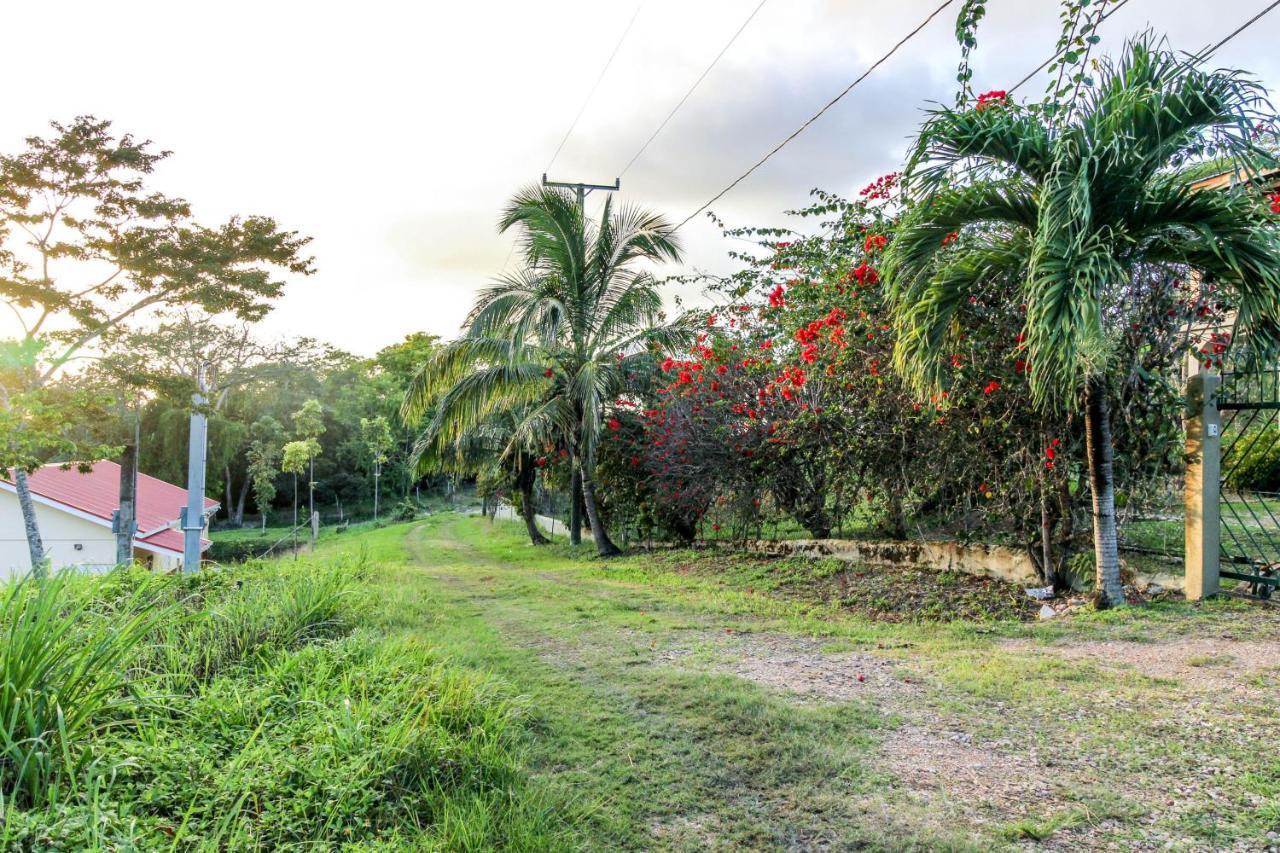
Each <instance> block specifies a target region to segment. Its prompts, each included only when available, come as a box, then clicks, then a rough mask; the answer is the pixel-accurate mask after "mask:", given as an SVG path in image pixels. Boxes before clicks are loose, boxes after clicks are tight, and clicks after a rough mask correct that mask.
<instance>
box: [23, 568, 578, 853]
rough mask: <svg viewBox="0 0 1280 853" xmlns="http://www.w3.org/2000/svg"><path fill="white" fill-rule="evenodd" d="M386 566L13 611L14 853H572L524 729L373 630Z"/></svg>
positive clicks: (472, 689)
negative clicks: (531, 760)
mask: <svg viewBox="0 0 1280 853" xmlns="http://www.w3.org/2000/svg"><path fill="white" fill-rule="evenodd" d="M368 562H369V561H368V553H367V551H366V550H364V549H362V550H361V552H360V553H359V554H357V555H355V556H345V557H340V558H337V559H332V560H318V559H314V558H309V559H302V560H297V561H294V560H292V559H284V560H276V561H270V562H262V561H255V562H250V563H246V564H244V565H241V566H236V567H234V568H224V569H214V570H209V571H204V572H199V573H196V574H194V575H172V576H156V575H151V574H148V573H147V572H145V571H141V570H138V569H121V570H118V571H116V572H112V573H111V574H109V575H107V576H103V577H96V578H92V577H71V576H68V575H59V576H57V577H55V578H52V579H50V580H49V581H47V582H46V583H43V584H37V583H35V582H25V583H21V584H14V585H12V586H10V587H8V588H7V589H5V590H4V591H3V592H4V596H5V597H4V599H3V601H0V629H3V630H4V632H5V636H6V638H7V639H8V640H9V642H8V643H6V644H5V645H4V646H3V647H0V678H4V679H5V685H6V686H5V687H4V689H3V690H2V691H0V712H3V714H4V717H3V719H4V720H5V721H7V722H9V723H11V725H9V727H8V728H7V729H6V730H5V732H4V735H3V737H4V748H5V751H4V753H3V755H2V756H0V849H5V850H10V849H16V850H33V851H34V850H40V851H44V850H68V851H71V850H85V849H112V850H115V849H120V850H135V849H136V850H175V849H177V850H183V849H224V850H242V849H282V848H289V849H337V848H340V847H342V848H347V847H354V848H358V849H365V850H372V849H380V850H382V849H385V850H401V849H447V850H489V849H495V848H506V849H513V848H514V849H538V850H543V849H555V848H559V847H563V846H564V844H563V840H564V834H563V833H564V829H563V828H564V826H565V821H564V820H563V818H561V817H558V816H557V815H556V812H555V809H554V808H553V806H552V804H551V803H549V802H547V801H545V800H543V799H542V797H541V796H540V795H539V794H537V793H536V792H535V791H534V790H532V789H531V788H530V787H529V785H528V783H527V781H526V778H525V775H524V773H523V770H522V768H521V766H520V763H519V760H518V756H519V754H520V750H519V743H520V740H521V737H522V735H521V729H520V720H519V713H518V709H517V707H516V706H514V705H513V704H512V703H511V702H509V701H508V700H507V699H505V698H504V697H503V696H502V695H500V694H499V692H498V691H497V689H496V688H495V687H494V685H493V684H491V683H490V682H488V681H487V680H485V679H483V678H480V677H478V676H476V675H474V674H471V673H469V672H466V671H463V670H461V669H459V668H457V667H455V666H452V665H451V664H450V663H449V662H448V661H446V660H443V659H441V658H440V657H439V656H438V655H437V654H436V653H435V652H433V651H431V650H430V649H428V648H425V647H423V646H421V645H419V644H417V643H414V642H411V641H400V640H390V639H388V638H387V637H386V636H385V635H383V634H381V633H379V632H376V631H372V630H369V629H367V628H366V629H361V628H358V627H357V625H358V623H359V622H360V621H361V618H362V615H363V614H364V613H365V612H366V611H364V610H363V609H362V608H363V607H364V606H365V605H364V604H362V602H365V601H367V599H365V598H363V597H361V596H357V595H353V594H352V593H353V592H354V591H355V588H356V585H357V583H358V581H359V580H360V579H361V578H363V577H365V576H366V575H367V574H368V573H369V571H370V567H369V565H368ZM139 685H145V686H146V687H148V691H147V692H148V694H150V696H151V697H152V698H150V699H148V697H147V696H144V695H142V694H141V691H140V689H139ZM155 697H161V699H159V700H157V699H156V698H155Z"/></svg>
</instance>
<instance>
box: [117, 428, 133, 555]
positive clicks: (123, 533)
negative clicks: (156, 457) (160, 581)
mask: <svg viewBox="0 0 1280 853" xmlns="http://www.w3.org/2000/svg"><path fill="white" fill-rule="evenodd" d="M137 507H138V448H137V446H136V445H133V444H126V445H125V446H124V452H123V453H121V454H120V501H119V509H120V517H119V519H118V520H117V522H116V524H117V527H116V565H118V566H125V565H129V564H130V563H132V562H133V528H134V522H135V521H136V520H137V518H138V508H137Z"/></svg>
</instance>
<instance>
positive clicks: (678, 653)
mask: <svg viewBox="0 0 1280 853" xmlns="http://www.w3.org/2000/svg"><path fill="white" fill-rule="evenodd" d="M410 543H411V547H412V550H413V553H414V556H415V560H414V561H413V562H412V563H410V564H407V565H405V566H404V568H403V572H404V574H403V580H402V583H400V584H399V585H398V586H399V588H400V589H402V590H406V591H407V590H414V591H413V592H412V593H411V594H410V593H408V592H406V593H405V595H406V596H408V598H405V599H402V600H393V601H388V603H387V613H388V618H392V619H397V618H409V617H408V614H409V613H415V614H417V613H424V612H425V613H438V614H440V615H439V616H438V617H436V618H435V619H434V621H432V622H431V623H430V627H429V628H428V629H427V630H429V631H430V632H431V634H432V635H433V642H435V643H436V644H437V645H438V646H439V647H440V648H441V649H442V650H443V651H445V652H446V653H447V654H448V655H449V656H450V658H451V659H454V660H456V661H458V662H459V663H461V664H463V665H466V666H470V667H474V668H476V669H482V670H485V671H488V672H493V673H495V674H497V675H498V676H499V677H501V678H502V679H503V680H504V681H505V682H506V683H508V684H510V685H511V687H512V689H513V690H515V691H518V692H519V693H521V694H524V695H526V696H527V697H528V698H529V707H530V714H531V717H530V720H531V723H532V725H533V731H534V732H535V737H534V738H533V739H532V740H531V742H530V745H529V749H530V761H531V767H532V769H533V770H534V771H535V773H536V774H537V776H538V778H539V780H540V781H543V782H546V783H548V784H549V785H551V786H552V787H553V789H560V790H562V791H563V792H565V795H566V796H570V797H573V798H576V800H577V801H578V802H579V805H580V807H581V808H582V809H583V810H584V812H585V815H586V817H585V818H584V819H582V820H581V821H579V822H578V825H577V826H576V827H575V837H576V840H577V842H578V843H579V845H580V846H582V847H585V848H587V849H604V848H608V849H672V850H683V849H788V848H796V847H799V848H805V847H814V848H823V847H830V848H835V849H842V848H844V847H856V846H859V845H862V846H867V847H870V848H872V849H912V848H927V849H935V848H944V849H992V848H999V847H1003V846H1008V845H1016V844H1018V843H1020V842H1024V841H1028V840H1036V839H1043V838H1052V839H1053V840H1054V841H1055V842H1057V843H1060V844H1065V845H1067V846H1068V847H1077V848H1080V849H1090V848H1096V847H1105V846H1107V845H1112V846H1117V847H1126V846H1133V845H1137V846H1139V847H1153V848H1162V847H1165V846H1166V845H1167V846H1169V847H1170V848H1171V849H1202V848H1215V847H1221V846H1231V845H1233V844H1234V845H1243V846H1245V847H1249V846H1251V845H1263V846H1265V845H1266V844H1267V843H1271V842H1269V841H1268V840H1267V839H1268V837H1269V836H1268V833H1273V832H1276V831H1278V830H1280V823H1278V822H1277V814H1280V805H1278V804H1280V800H1277V799H1276V798H1275V790H1276V789H1275V784H1274V782H1275V779H1277V778H1280V777H1278V776H1277V767H1276V764H1275V762H1274V761H1273V760H1272V758H1271V757H1270V751H1269V750H1267V749H1266V748H1265V747H1264V746H1263V745H1264V744H1266V743H1270V742H1274V740H1275V739H1276V738H1277V737H1280V724H1278V723H1277V719H1280V716H1278V715H1277V713H1276V711H1277V704H1278V703H1277V695H1278V693H1280V691H1278V689H1277V688H1278V685H1280V669H1278V668H1277V663H1280V661H1276V660H1272V659H1271V658H1270V657H1268V656H1267V654H1266V651H1265V650H1266V648H1268V644H1272V643H1274V642H1275V640H1276V638H1277V637H1278V636H1280V624H1278V620H1277V616H1276V613H1275V612H1274V611H1271V610H1267V609H1262V608H1259V607H1256V606H1253V605H1248V604H1243V603H1240V602H1234V601H1217V602H1211V603H1208V604H1205V605H1201V606H1195V605H1190V604H1187V603H1185V602H1176V601H1171V602H1162V603H1158V604H1153V605H1150V606H1145V607H1141V608H1130V609H1126V610H1121V611H1111V612H1105V613H1086V614H1081V615H1079V616H1074V617H1071V618H1067V619H1061V620H1053V621H1050V622H1047V623H1028V622H1024V621H1021V620H1020V619H1015V618H1008V617H1007V615H1002V614H999V613H994V614H993V613H985V612H977V611H972V610H966V606H965V605H964V601H965V597H962V598H961V600H960V605H961V606H956V607H952V606H951V605H952V602H951V600H950V599H948V598H947V597H946V595H947V594H948V593H947V592H946V587H947V585H948V584H949V583H951V581H950V580H948V579H944V582H943V583H941V584H939V585H938V588H937V589H934V590H924V591H923V592H921V591H915V592H912V593H911V594H910V595H904V596H901V597H900V598H899V599H898V601H897V606H899V607H905V608H907V612H906V613H905V614H902V615H901V616H900V618H897V619H891V618H885V615H886V614H885V609H886V608H885V607H884V606H883V603H882V602H878V601H876V600H875V599H876V595H878V593H876V592H875V588H874V587H872V586H868V587H858V586H856V585H854V586H852V587H851V589H852V590H853V592H852V594H851V595H850V596H833V595H831V594H829V592H830V590H829V587H827V586H824V584H826V583H827V581H828V580H829V579H828V578H824V577H822V575H824V574H826V573H827V572H828V570H829V567H826V566H824V565H823V564H822V563H808V564H802V563H797V562H795V561H792V560H776V561H754V560H737V559H736V558H728V557H726V556H725V555H724V554H721V553H717V552H714V551H712V552H702V553H694V552H670V553H666V554H638V555H633V556H630V557H627V558H624V559H620V560H613V561H608V562H599V561H596V560H593V559H590V558H589V557H588V556H586V555H582V554H575V553H573V552H572V551H571V550H570V549H568V548H567V547H566V546H564V545H562V544H557V545H554V546H551V547H548V548H540V549H535V548H532V547H530V546H529V545H528V544H527V542H526V541H525V540H523V539H522V530H521V529H520V527H519V525H516V524H503V523H497V524H494V523H491V522H488V521H486V520H483V519H479V518H466V519H461V518H456V517H443V518H437V519H432V520H430V521H428V522H427V523H426V524H424V525H422V526H420V527H419V528H417V529H416V530H415V533H414V534H413V536H412V537H411V540H410ZM585 550H588V549H584V551H585ZM862 591H867V592H868V595H870V596H871V597H870V598H866V597H863V598H859V596H861V595H862ZM922 594H923V595H926V600H927V601H933V602H935V604H936V605H937V606H936V607H935V608H924V609H923V610H924V611H925V612H922V608H921V607H920V606H919V601H920V600H921V599H919V598H918V596H919V595H922ZM850 599H852V600H850ZM948 608H950V609H948ZM397 613H399V614H401V615H400V616H396V615H395V614H397ZM1206 649H1207V650H1208V651H1205V650H1206ZM1255 658H1256V660H1255ZM858 676H864V677H865V681H863V680H862V679H860V678H858Z"/></svg>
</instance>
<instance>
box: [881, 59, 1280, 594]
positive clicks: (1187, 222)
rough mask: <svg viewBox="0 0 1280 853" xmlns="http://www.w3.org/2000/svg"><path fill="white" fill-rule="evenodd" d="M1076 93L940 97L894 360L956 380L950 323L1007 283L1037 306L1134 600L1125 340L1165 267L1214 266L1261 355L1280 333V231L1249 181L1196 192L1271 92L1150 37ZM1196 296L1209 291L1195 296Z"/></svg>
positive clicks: (1251, 128)
mask: <svg viewBox="0 0 1280 853" xmlns="http://www.w3.org/2000/svg"><path fill="white" fill-rule="evenodd" d="M1076 92H1077V98H1076V100H1075V101H1073V102H1071V103H1068V104H1066V105H1063V104H1055V105H1054V108H1053V109H1046V108H1044V107H1040V106H1033V107H1022V106H1019V105H1017V104H1015V103H1013V102H1012V101H1010V100H1009V99H1008V98H1007V97H1006V96H1005V94H1004V93H1003V92H994V93H987V94H986V95H983V96H981V97H980V98H979V99H978V101H977V103H976V105H974V106H973V107H971V108H969V107H957V108H944V109H940V110H938V111H937V112H935V113H934V114H932V115H931V117H930V118H929V119H928V121H927V122H926V124H925V126H924V128H923V130H922V132H921V136H920V140H919V143H918V147H917V151H916V154H915V156H914V158H913V161H912V163H911V165H910V166H909V170H908V172H909V175H910V177H911V178H912V179H913V180H914V181H916V182H918V186H917V192H919V193H920V196H919V197H918V198H917V199H916V200H915V203H914V205H913V207H912V208H911V210H910V211H909V212H908V213H907V214H906V216H905V218H904V220H903V222H902V224H901V227H900V229H899V231H898V232H897V234H896V236H895V238H894V240H893V242H892V243H891V244H890V245H889V247H888V250H887V256H886V259H885V264H884V267H883V273H884V275H885V277H886V279H887V281H888V282H889V285H890V287H891V294H892V299H893V302H894V305H895V325H896V331H897V334H898V344H897V347H896V349H895V351H894V365H895V367H896V368H897V369H898V370H899V371H900V372H901V373H902V374H903V375H904V376H905V377H907V378H909V379H910V381H911V382H912V383H913V385H914V387H915V388H916V389H917V391H920V392H927V391H930V390H936V389H938V388H941V387H944V386H945V384H946V375H945V368H944V366H943V355H944V353H945V352H947V347H948V346H949V344H951V343H952V342H953V341H952V337H953V336H952V334H951V330H952V329H953V322H954V321H956V320H957V318H959V317H960V316H962V315H963V313H964V312H965V311H966V310H967V305H968V304H969V300H970V297H971V296H973V295H974V294H975V291H976V290H977V289H979V288H980V287H982V286H983V285H984V284H985V283H988V282H990V281H992V280H993V279H1000V278H1003V279H1006V280H1008V281H1010V282H1012V283H1013V284H1014V286H1015V293H1016V298H1017V300H1018V303H1020V305H1021V306H1023V308H1024V310H1025V320H1024V327H1023V334H1024V336H1025V349H1026V357H1025V358H1026V363H1027V375H1028V378H1029V381H1030V386H1031V391H1032V395H1033V401H1034V403H1035V405H1036V406H1037V407H1039V408H1041V409H1043V410H1045V411H1055V412H1059V413H1060V412H1063V411H1066V410H1069V409H1071V408H1073V407H1074V406H1075V405H1076V404H1077V403H1079V404H1080V405H1081V407H1082V409H1083V420H1084V424H1085V444H1086V454H1085V455H1086V460H1085V461H1086V465H1087V469H1088V474H1089V485H1090V491H1091V497H1092V502H1093V539H1094V552H1095V558H1096V564H1097V576H1098V577H1097V601H1098V604H1099V606H1103V607H1105V606H1111V605H1116V604H1121V603H1123V601H1124V598H1123V591H1122V588H1121V584H1120V564H1119V552H1118V547H1117V539H1116V520H1115V493H1114V488H1115V481H1114V476H1113V460H1112V453H1113V451H1112V423H1111V409H1112V405H1111V404H1112V398H1113V396H1114V393H1115V380H1116V377H1117V375H1118V374H1120V375H1123V373H1124V372H1125V371H1126V370H1127V369H1128V365H1125V364H1118V363H1117V360H1116V353H1117V351H1118V341H1119V340H1120V339H1121V338H1122V337H1123V336H1125V335H1129V334H1132V332H1133V330H1134V329H1138V328H1140V326H1139V325H1135V323H1139V324H1140V322H1141V319H1142V318H1141V317H1140V316H1136V315H1135V313H1134V307H1135V306H1141V305H1145V304H1146V303H1147V300H1146V299H1145V298H1144V297H1145V296H1146V293H1145V291H1144V288H1148V287H1149V286H1150V285H1151V283H1152V282H1165V281H1167V278H1166V277H1161V276H1154V277H1153V276H1151V275H1149V272H1150V270H1151V269H1152V268H1165V269H1170V270H1172V271H1174V272H1177V271H1185V270H1188V269H1190V270H1197V271H1200V272H1201V273H1202V274H1203V276H1204V277H1205V280H1206V281H1209V282H1216V286H1217V287H1218V288H1219V292H1220V294H1223V295H1224V298H1230V299H1232V301H1233V302H1234V307H1235V309H1236V311H1237V318H1238V320H1237V327H1238V329H1239V330H1241V331H1244V332H1246V333H1247V335H1248V339H1249V341H1250V343H1251V345H1252V346H1253V347H1255V348H1256V350H1257V351H1259V352H1261V351H1274V350H1275V349H1276V346H1277V344H1280V237H1278V236H1277V229H1276V227H1275V225H1276V223H1275V219H1274V217H1272V216H1271V215H1270V214H1269V212H1268V211H1267V210H1266V209H1265V206H1264V205H1263V203H1262V200H1261V198H1260V197H1259V196H1258V195H1257V194H1256V193H1255V192H1253V191H1252V190H1251V187H1250V186H1249V182H1247V181H1246V182H1244V183H1243V184H1242V185H1240V186H1236V187H1233V188H1231V189H1228V190H1225V191H1222V192H1196V191H1195V190H1194V189H1193V188H1192V186H1191V181H1190V180H1189V178H1188V174H1187V171H1186V169H1187V166H1188V165H1189V164H1191V163H1193V162H1195V161H1196V159H1197V158H1201V157H1202V156H1203V155H1204V154H1206V153H1208V152H1216V153H1221V154H1225V155H1227V156H1228V157H1229V158H1231V160H1232V161H1233V162H1235V163H1237V164H1238V165H1239V167H1240V168H1241V169H1242V174H1250V173H1252V172H1253V170H1254V169H1256V167H1257V165H1258V164H1259V163H1260V162H1269V161H1271V158H1270V156H1269V155H1268V154H1267V153H1266V152H1265V151H1263V150H1262V149H1261V148H1260V147H1259V146H1258V144H1257V142H1256V136H1255V128H1256V127H1258V126H1259V125H1264V124H1265V119H1266V118H1268V117H1267V116H1264V115H1261V114H1260V113H1259V112H1258V110H1259V108H1260V107H1262V106H1265V101H1264V100H1263V96H1264V93H1263V91H1262V90H1261V89H1260V88H1259V87H1258V85H1257V84H1255V83H1254V82H1252V81H1251V80H1249V79H1247V78H1246V77H1245V76H1244V75H1243V74H1241V73H1239V72H1235V71H1212V72H1208V71H1204V70H1202V69H1201V67H1200V63H1199V61H1198V60H1197V58H1196V57H1179V56H1176V55H1174V54H1173V53H1172V52H1170V51H1169V50H1167V49H1166V48H1165V47H1164V46H1163V44H1162V43H1157V42H1156V41H1155V40H1154V39H1153V38H1152V37H1151V36H1150V35H1144V36H1142V37H1139V38H1137V39H1134V40H1132V41H1130V42H1129V43H1128V44H1127V45H1126V47H1125V50H1124V54H1123V57H1122V58H1121V59H1120V60H1119V61H1118V62H1113V61H1109V60H1108V61H1103V62H1101V63H1100V74H1099V79H1098V85H1097V86H1096V87H1088V86H1081V85H1079V84H1077V85H1076ZM1193 295H1194V294H1193Z"/></svg>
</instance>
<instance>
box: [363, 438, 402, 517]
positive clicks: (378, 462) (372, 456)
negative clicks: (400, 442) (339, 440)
mask: <svg viewBox="0 0 1280 853" xmlns="http://www.w3.org/2000/svg"><path fill="white" fill-rule="evenodd" d="M360 438H361V441H362V443H363V444H364V447H365V450H366V451H367V452H368V454H369V461H370V463H371V464H372V465H373V520H374V521H377V520H378V496H379V489H378V486H379V480H380V479H381V478H382V466H383V465H384V464H386V461H387V453H388V452H389V451H390V450H391V448H392V447H393V446H394V444H395V439H394V438H393V437H392V435H391V424H390V423H388V422H387V419H386V418H384V417H382V416H381V415H378V416H377V417H375V418H361V419H360Z"/></svg>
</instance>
